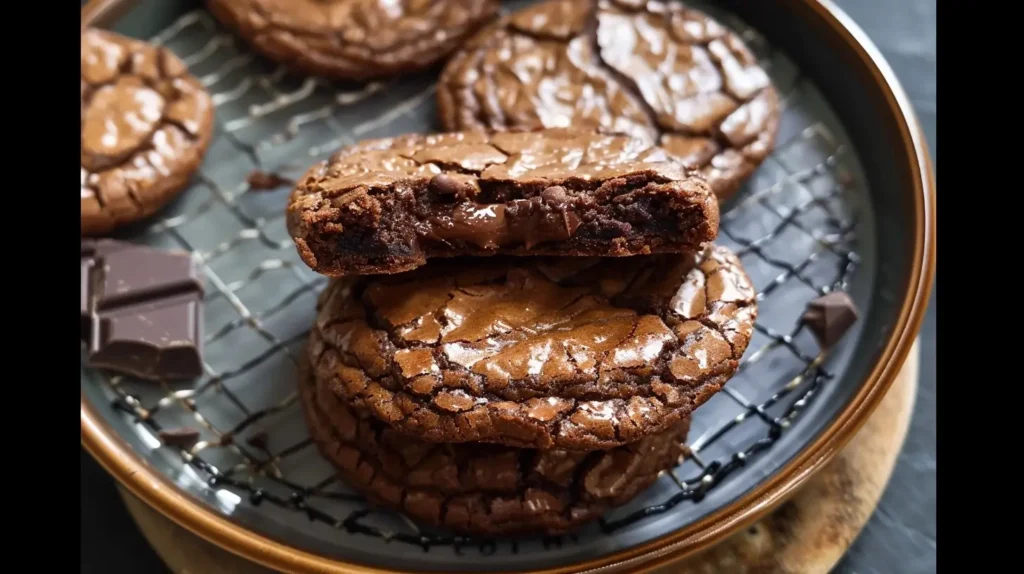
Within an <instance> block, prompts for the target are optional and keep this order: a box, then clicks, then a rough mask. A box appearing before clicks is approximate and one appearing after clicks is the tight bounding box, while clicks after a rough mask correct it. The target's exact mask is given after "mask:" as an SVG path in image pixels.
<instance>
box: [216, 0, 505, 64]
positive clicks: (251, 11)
mask: <svg viewBox="0 0 1024 574" xmlns="http://www.w3.org/2000/svg"><path fill="white" fill-rule="evenodd" d="M207 6H208V7H209V10H210V12H211V13H212V14H213V15H214V16H215V17H216V18H217V19H218V20H220V21H221V22H222V23H224V24H225V25H226V26H228V27H230V28H232V29H233V30H235V31H237V32H238V34H239V35H240V36H241V37H242V38H244V39H245V40H246V41H247V42H248V43H249V44H250V45H251V46H252V48H253V49H254V50H256V51H257V52H260V53H261V54H263V55H264V56H266V57H268V58H270V59H272V60H275V61H278V62H282V63H285V64H288V65H291V66H294V67H295V68H296V69H297V70H301V71H303V72H306V73H310V74H315V75H322V76H326V77H332V78H338V79H352V80H364V79H369V78H374V77H382V76H389V75H395V74H398V73H400V72H411V71H415V70H420V69H423V68H427V67H429V66H430V65H431V64H434V63H435V62H438V61H440V60H441V59H443V58H444V57H445V56H447V55H448V54H450V53H451V52H452V51H453V50H455V49H456V48H457V47H458V46H459V44H460V43H461V42H462V41H463V40H464V39H465V38H466V37H467V36H469V35H471V34H472V33H473V32H475V31H476V30H477V29H479V28H480V26H481V25H483V24H485V23H487V22H488V21H489V20H491V19H492V18H493V17H494V16H495V15H496V14H497V13H498V8H499V6H500V2H499V1H498V0H434V1H432V2H423V1H416V0H399V1H397V2H396V1H388V2H385V1H384V0H328V1H325V0H287V1H285V0H207Z"/></svg>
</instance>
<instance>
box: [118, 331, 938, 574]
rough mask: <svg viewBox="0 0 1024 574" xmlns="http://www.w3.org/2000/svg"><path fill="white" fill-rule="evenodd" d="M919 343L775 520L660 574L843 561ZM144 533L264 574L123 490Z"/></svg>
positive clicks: (900, 434) (789, 571)
mask: <svg viewBox="0 0 1024 574" xmlns="http://www.w3.org/2000/svg"><path fill="white" fill-rule="evenodd" d="M918 353H919V351H918V345H917V343H915V344H914V347H913V348H912V349H911V352H910V354H909V355H908V357H907V361H906V363H905V364H904V366H903V369H902V370H901V371H900V374H899V375H898V376H897V379H896V381H894V382H893V386H892V388H891V389H890V390H889V393H888V394H887V395H886V396H885V398H884V399H883V400H882V402H881V404H880V405H879V406H878V409H877V410H876V411H875V412H874V413H873V414H872V415H871V418H869V419H868V421H867V423H866V424H865V425H864V427H863V428H862V429H861V430H860V432H858V434H857V435H856V436H855V437H854V438H853V439H852V440H851V441H850V444H848V445H847V446H846V448H845V449H843V451H842V452H841V453H839V455H837V456H836V458H835V459H834V460H833V461H832V462H830V463H829V465H828V466H826V467H825V468H824V469H822V471H821V472H820V473H818V474H817V475H816V476H814V477H813V478H812V479H811V480H810V482H808V483H807V485H806V486H804V487H803V488H802V489H801V490H800V491H799V492H798V493H797V494H796V495H794V496H793V498H791V499H790V500H789V501H787V502H786V503H784V504H783V505H782V506H781V507H779V509H778V510H776V511H775V513H773V514H772V515H771V516H769V517H768V518H766V519H764V520H762V521H761V522H760V523H758V524H755V525H754V526H752V527H750V528H748V529H746V530H744V531H741V532H737V533H736V534H734V535H733V536H732V537H731V538H729V539H727V540H725V541H724V542H722V543H721V544H718V545H717V546H715V547H713V548H711V549H710V550H707V551H705V552H703V553H701V554H699V555H697V556H694V557H691V558H689V559H687V560H685V561H682V562H679V563H677V564H673V565H671V566H666V567H663V568H660V569H658V570H656V571H655V572H657V574H669V573H672V574H698V573H706V574H717V573H722V572H728V573H729V574H745V573H754V572H756V573H757V574H818V573H825V572H828V571H829V570H830V569H831V568H832V567H833V566H834V565H835V564H836V563H837V562H838V561H839V559H840V558H841V557H842V556H843V553H844V552H845V551H846V549H847V548H849V546H850V544H851V543H852V542H853V540H854V539H855V538H856V537H857V534H859V533H860V531H861V529H862V528H863V527H864V525H865V524H866V523H867V521H868V519H869V518H870V517H871V513H872V512H873V511H874V509H875V506H876V505H877V504H878V501H879V499H881V497H882V492H883V491H884V490H885V485H886V483H887V482H888V481H889V477H890V476H891V475H892V470H893V468H894V467H895V466H896V458H897V456H898V455H899V451H900V448H901V447H902V446H903V439H904V438H905V437H906V435H907V429H908V428H909V425H910V415H911V413H912V412H913V410H914V397H915V395H916V393H917V372H918V360H919V357H918ZM121 497H122V498H123V499H124V501H125V505H126V506H127V507H128V511H129V512H130V513H131V515H132V517H133V518H134V519H135V522H136V523H137V524H138V525H139V528H140V529H141V531H142V534H143V535H144V536H145V537H146V539H147V540H148V541H149V543H150V544H151V545H152V546H153V549H154V550H156V552H157V554H158V555H159V556H160V558H161V559H163V561H164V562H165V563H166V564H167V566H168V567H169V568H170V569H171V571H172V572H174V573H175V574H265V573H268V572H270V570H268V569H266V568H263V567H261V566H258V565H255V564H253V563H251V562H249V561H247V560H245V559H243V558H241V557H239V556H236V555H234V554H231V553H230V552H227V551H226V550H223V549H221V548H219V547H217V546H215V545H213V544H211V543H209V542H206V541H205V540H203V539H201V538H199V537H197V536H195V535H194V534H192V533H191V532H188V531H187V530H185V529H184V528H181V527H180V526H178V525H176V524H174V523H173V522H171V521H170V520H169V519H167V518H165V517H164V516H163V515H161V514H159V513H157V512H156V511H154V510H153V509H151V508H149V507H148V506H146V505H145V504H144V503H142V502H140V501H139V500H138V499H136V498H134V497H133V496H131V495H130V494H129V493H127V492H126V491H124V490H123V489H121Z"/></svg>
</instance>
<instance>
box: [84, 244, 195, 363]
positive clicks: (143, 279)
mask: <svg viewBox="0 0 1024 574" xmlns="http://www.w3.org/2000/svg"><path fill="white" fill-rule="evenodd" d="M202 298H203V286H202V282H201V280H200V279H199V272H198V269H197V268H196V265H195V263H194V261H193V260H192V257H191V256H190V255H189V254H188V253H185V252H169V251H161V250H157V249H152V248H149V247H143V246H138V245H132V244H129V243H123V242H118V241H107V240H101V241H97V242H83V244H82V335H83V338H85V339H86V340H87V341H88V343H89V357H88V360H87V365H88V366H90V367H95V368H102V369H110V370H112V371H115V372H119V373H123V374H127V375H133V376H136V377H139V378H142V379H148V380H173V379H190V378H194V377H198V376H199V375H201V374H202V372H203V369H202V358H201V349H202Z"/></svg>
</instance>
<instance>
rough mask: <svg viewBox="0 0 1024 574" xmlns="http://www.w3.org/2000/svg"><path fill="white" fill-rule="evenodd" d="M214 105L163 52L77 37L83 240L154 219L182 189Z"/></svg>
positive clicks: (108, 37) (134, 43)
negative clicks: (80, 116)
mask: <svg viewBox="0 0 1024 574" xmlns="http://www.w3.org/2000/svg"><path fill="white" fill-rule="evenodd" d="M213 113H214V112H213V100H212V99H211V98H210V95H209V94H208V93H207V92H206V90H205V89H203V86H202V85H201V84H200V83H199V81H198V80H197V79H196V78H194V77H193V76H192V75H190V74H189V73H188V70H187V69H186V68H185V64H183V63H182V61H181V60H180V59H178V58H177V56H175V55H174V54H172V53H171V52H170V51H168V50H167V49H165V48H161V47H157V46H153V45H150V44H147V43H145V42H142V41H139V40H133V39H131V38H126V37H124V36H120V35H118V34H115V33H113V32H106V31H102V30H94V29H89V30H85V31H83V32H82V235H93V236H94V235H102V234H104V233H108V232H110V231H111V230H113V229H114V228H115V227H117V226H119V225H122V224H125V223H129V222H132V221H137V220H140V219H142V218H145V217H148V216H149V215H152V214H153V213H155V212H156V211H157V210H159V209H160V208H161V207H163V206H164V205H165V204H166V203H167V202H168V201H170V200H171V199H172V198H173V197H174V196H175V195H177V193H178V192H180V191H181V190H182V189H184V187H185V186H186V185H187V184H188V180H189V178H190V177H191V176H192V174H193V173H194V172H195V171H196V170H197V169H198V168H199V164H200V163H201V162H202V158H203V154H205V153H206V148H207V146H208V145H209V143H210V138H211V136H212V135H213Z"/></svg>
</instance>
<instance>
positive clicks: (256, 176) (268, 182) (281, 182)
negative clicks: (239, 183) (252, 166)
mask: <svg viewBox="0 0 1024 574" xmlns="http://www.w3.org/2000/svg"><path fill="white" fill-rule="evenodd" d="M245 181H246V182H247V183H248V184H249V191H269V190H272V189H277V188H279V187H282V186H285V185H292V184H293V183H294V182H293V181H292V180H290V179H288V178H286V177H284V176H281V175H278V174H276V173H273V172H269V173H268V172H265V171H260V170H258V169H257V170H253V171H252V172H250V173H249V177H247V178H246V179H245Z"/></svg>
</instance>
